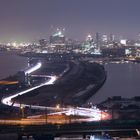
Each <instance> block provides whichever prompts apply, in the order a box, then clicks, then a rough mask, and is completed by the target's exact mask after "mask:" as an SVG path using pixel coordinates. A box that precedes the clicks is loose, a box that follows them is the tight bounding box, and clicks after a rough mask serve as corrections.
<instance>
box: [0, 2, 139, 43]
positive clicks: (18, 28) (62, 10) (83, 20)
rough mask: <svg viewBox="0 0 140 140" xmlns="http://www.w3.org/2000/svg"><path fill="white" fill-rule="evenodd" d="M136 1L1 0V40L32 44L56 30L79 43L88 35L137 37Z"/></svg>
mask: <svg viewBox="0 0 140 140" xmlns="http://www.w3.org/2000/svg"><path fill="white" fill-rule="evenodd" d="M139 4H140V1H139V0H123V1H122V0H104V1H102V0H76V1H75V0H71V1H66V0H57V1H56V0H30V1H27V0H24V1H22V0H20V1H19V0H13V1H9V0H1V4H0V19H1V24H0V41H1V42H9V41H14V40H16V41H18V42H24V41H26V42H32V41H35V40H38V39H41V38H48V37H49V35H50V34H51V33H52V31H53V30H54V29H56V28H57V27H61V28H66V31H65V32H66V35H67V36H68V37H70V38H75V39H78V40H83V39H85V36H86V35H87V34H89V33H92V34H95V33H96V32H100V33H102V34H104V33H105V34H109V33H113V34H116V35H122V36H123V37H124V38H132V39H133V38H136V37H137V35H138V34H139V25H140V18H139V12H140V9H139Z"/></svg>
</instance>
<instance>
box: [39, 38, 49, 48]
mask: <svg viewBox="0 0 140 140" xmlns="http://www.w3.org/2000/svg"><path fill="white" fill-rule="evenodd" d="M39 44H40V46H41V47H45V46H46V45H47V41H46V39H40V40H39Z"/></svg>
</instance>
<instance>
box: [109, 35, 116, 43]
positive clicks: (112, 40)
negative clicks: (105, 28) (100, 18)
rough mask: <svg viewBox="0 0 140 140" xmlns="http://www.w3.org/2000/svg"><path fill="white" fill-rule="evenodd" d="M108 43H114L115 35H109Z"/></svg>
mask: <svg viewBox="0 0 140 140" xmlns="http://www.w3.org/2000/svg"><path fill="white" fill-rule="evenodd" d="M109 41H110V42H114V41H115V35H113V34H110V36H109Z"/></svg>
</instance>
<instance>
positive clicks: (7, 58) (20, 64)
mask: <svg viewBox="0 0 140 140" xmlns="http://www.w3.org/2000/svg"><path fill="white" fill-rule="evenodd" d="M27 62H28V61H27V58H24V57H20V56H18V55H16V54H15V53H13V52H0V79H2V78H5V77H7V76H9V75H13V74H15V73H16V72H17V71H19V70H22V69H24V68H26V67H27Z"/></svg>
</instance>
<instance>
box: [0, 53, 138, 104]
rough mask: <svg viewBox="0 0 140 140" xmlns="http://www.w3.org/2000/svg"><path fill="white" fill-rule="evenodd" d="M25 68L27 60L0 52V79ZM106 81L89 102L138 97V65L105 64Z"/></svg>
mask: <svg viewBox="0 0 140 140" xmlns="http://www.w3.org/2000/svg"><path fill="white" fill-rule="evenodd" d="M26 67H27V58H24V57H20V56H18V55H16V54H14V53H9V52H0V79H2V78H5V77H7V76H9V75H13V74H15V73H16V72H17V71H19V70H22V69H24V68H26ZM105 69H106V71H107V80H106V82H105V84H104V85H103V86H102V88H101V89H100V90H99V91H98V92H97V93H96V94H95V95H94V96H93V97H91V99H90V100H89V101H92V102H93V103H99V102H101V101H103V100H105V99H107V98H108V97H111V96H122V97H126V98H131V97H133V96H139V95H140V64H134V63H128V64H106V65H105Z"/></svg>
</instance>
